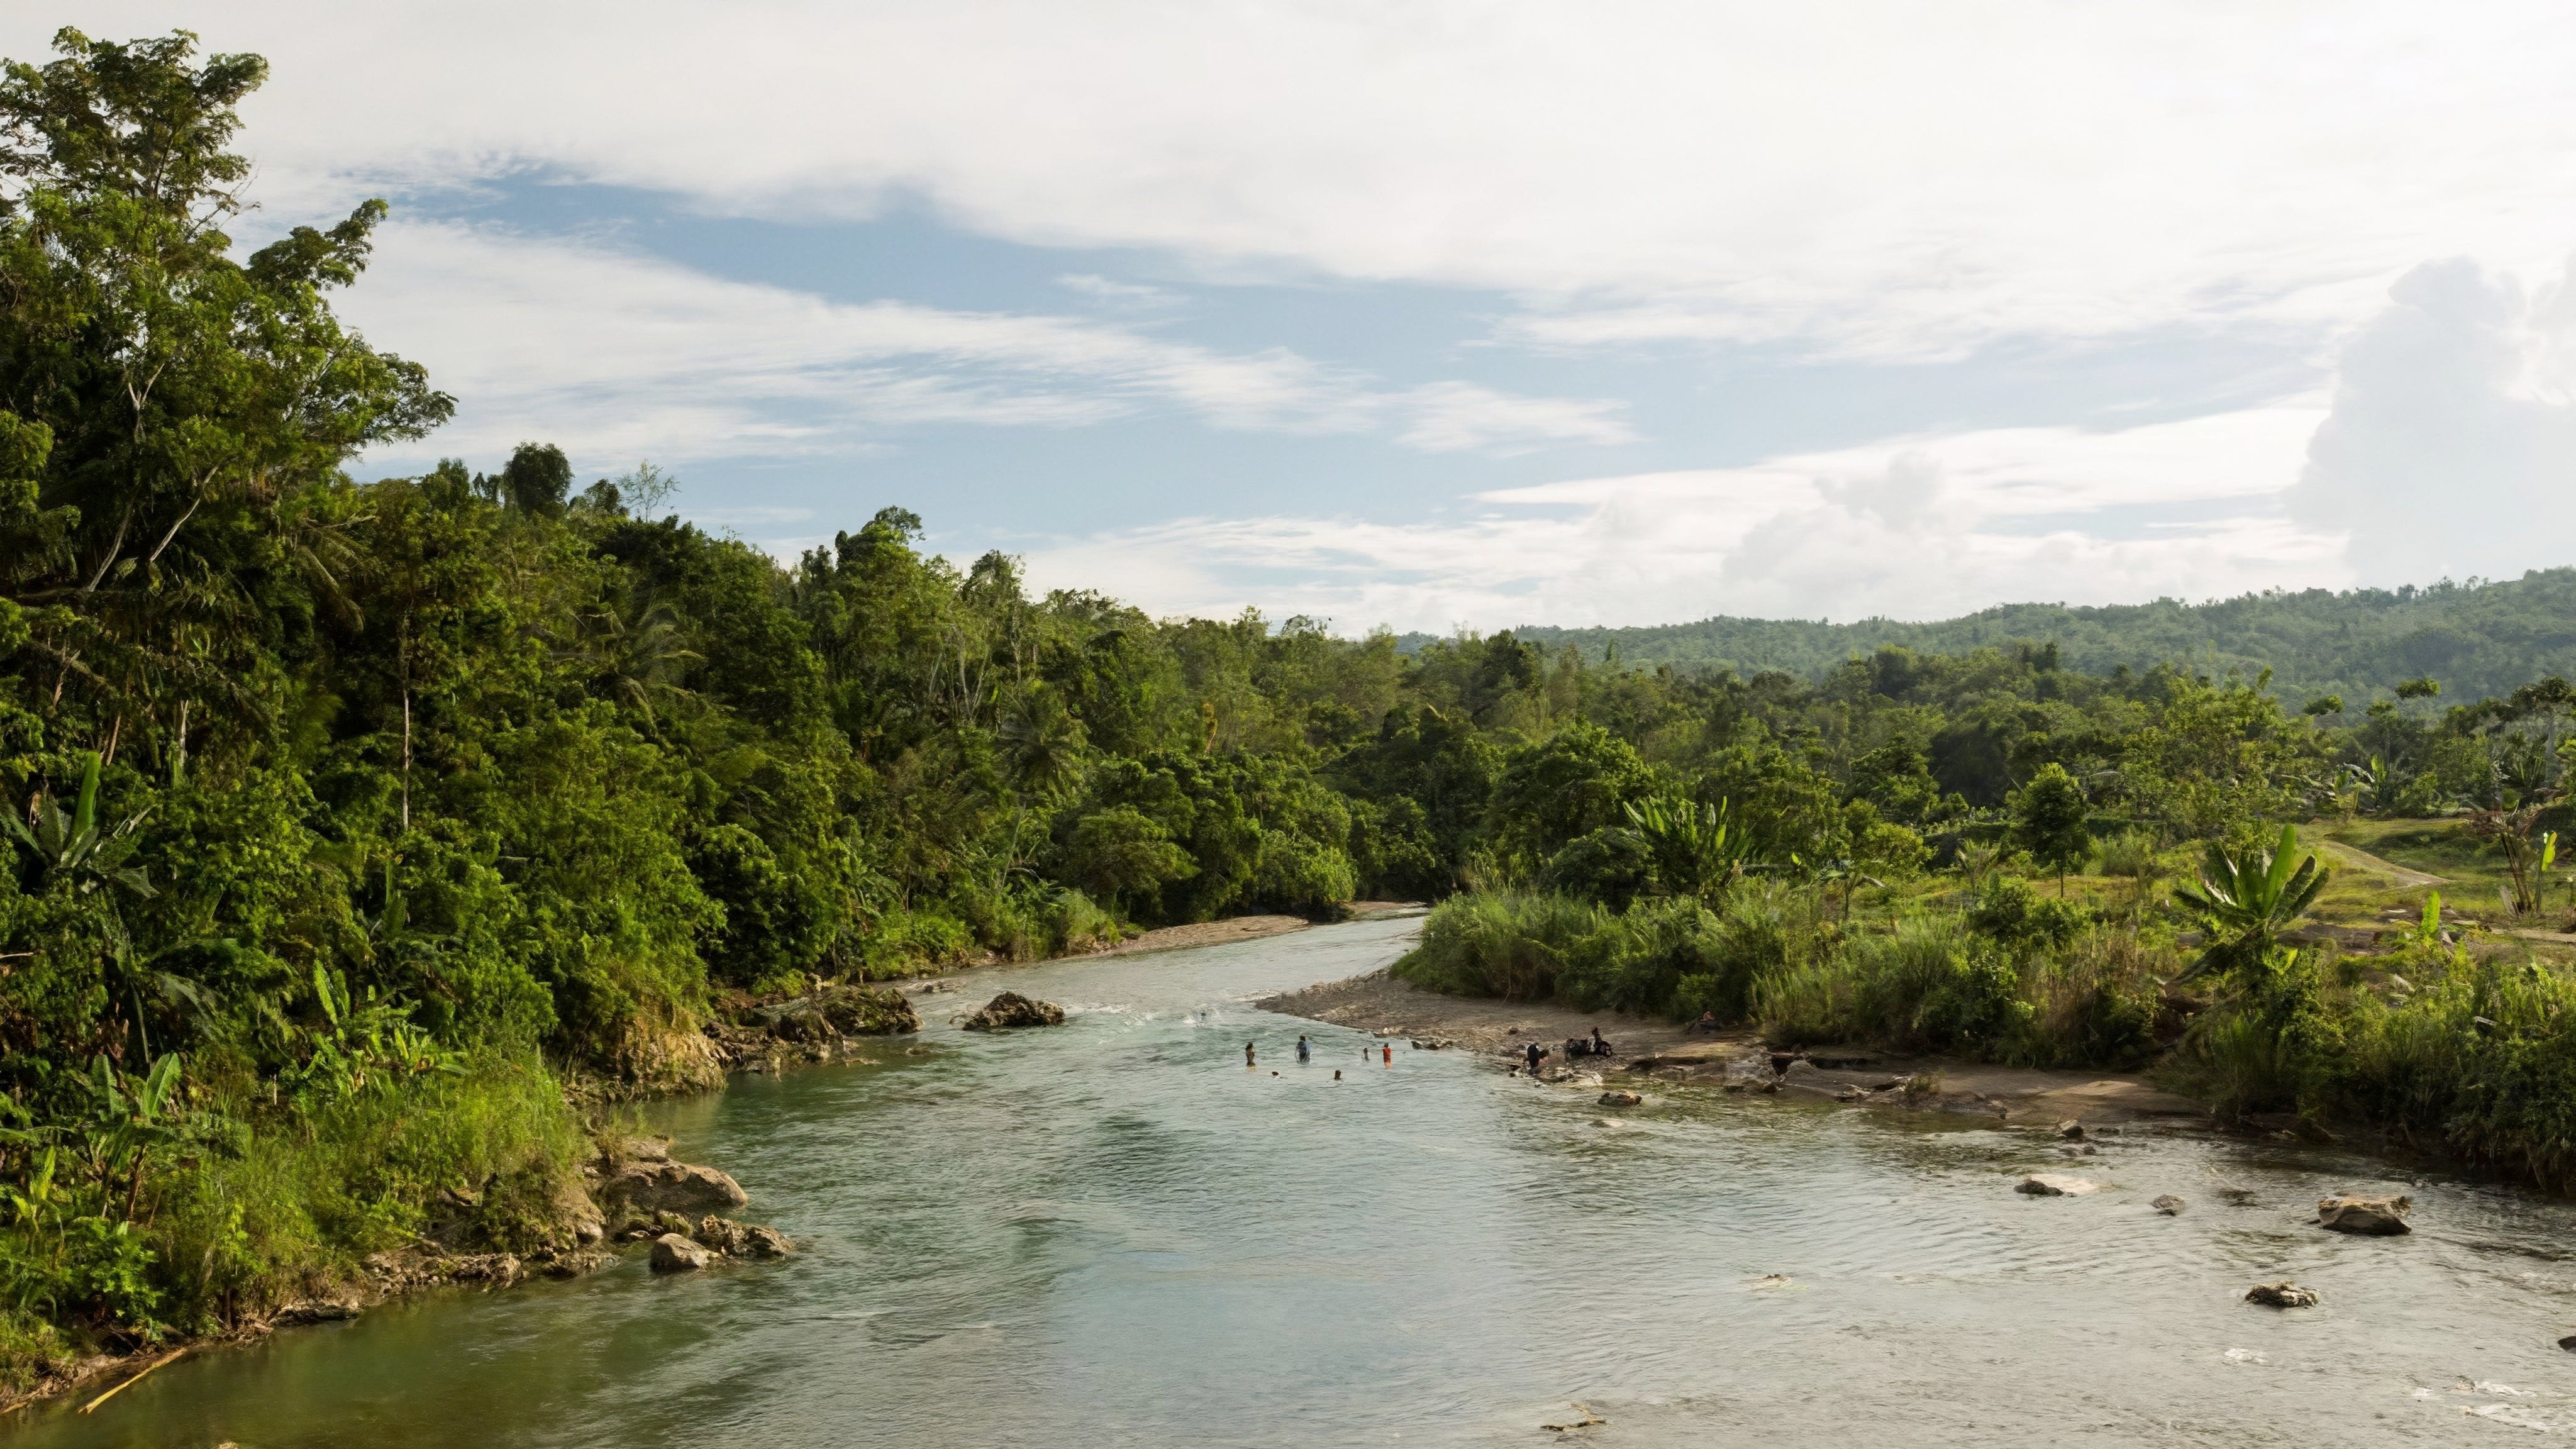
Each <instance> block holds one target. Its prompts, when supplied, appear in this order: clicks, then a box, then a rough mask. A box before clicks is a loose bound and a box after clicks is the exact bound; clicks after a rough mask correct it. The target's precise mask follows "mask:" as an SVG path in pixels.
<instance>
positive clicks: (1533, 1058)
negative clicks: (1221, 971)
mask: <svg viewBox="0 0 2576 1449" xmlns="http://www.w3.org/2000/svg"><path fill="white" fill-rule="evenodd" d="M1246 1050H1247V1051H1248V1050H1250V1048H1246ZM1522 1054H1523V1055H1524V1056H1526V1057H1527V1058H1528V1060H1529V1074H1530V1077H1531V1079H1532V1080H1536V1079H1537V1077H1538V1064H1539V1059H1540V1058H1542V1057H1544V1056H1546V1055H1547V1050H1546V1048H1544V1047H1541V1046H1540V1045H1539V1044H1538V1043H1537V1042H1531V1043H1530V1044H1529V1045H1528V1046H1526V1047H1524V1048H1522Z"/></svg>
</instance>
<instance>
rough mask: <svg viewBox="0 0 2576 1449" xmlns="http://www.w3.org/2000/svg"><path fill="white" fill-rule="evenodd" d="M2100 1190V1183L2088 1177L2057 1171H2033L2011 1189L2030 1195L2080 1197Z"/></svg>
mask: <svg viewBox="0 0 2576 1449" xmlns="http://www.w3.org/2000/svg"><path fill="white" fill-rule="evenodd" d="M2101 1190H2102V1184H2100V1183H2098V1182H2095V1181H2093V1180H2092V1179H2091V1178H2089V1177H2068V1176H2066V1175H2065V1174H2064V1173H2058V1172H2034V1173H2032V1174H2031V1175H2030V1176H2028V1177H2025V1178H2023V1179H2022V1180H2021V1183H2020V1185H2019V1186H2017V1187H2015V1188H2014V1189H2013V1191H2015V1192H2020V1193H2028V1194H2029V1195H2031V1196H2032V1197H2081V1196H2083V1195H2084V1194H2086V1193H2088V1192H2100V1191H2101Z"/></svg>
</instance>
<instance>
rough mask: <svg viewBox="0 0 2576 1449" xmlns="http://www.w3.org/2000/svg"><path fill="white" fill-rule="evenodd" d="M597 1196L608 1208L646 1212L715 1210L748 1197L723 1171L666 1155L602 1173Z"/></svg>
mask: <svg viewBox="0 0 2576 1449" xmlns="http://www.w3.org/2000/svg"><path fill="white" fill-rule="evenodd" d="M597 1196H598V1198H599V1201H600V1202H601V1203H602V1204H603V1205H604V1206H606V1207H607V1208H608V1209H609V1210H610V1211H612V1212H614V1211H620V1210H623V1211H625V1212H628V1213H635V1214H643V1215H648V1216H649V1215H651V1214H654V1213H663V1212H673V1213H682V1214H687V1213H708V1212H718V1211H721V1210H723V1209H725V1208H738V1207H740V1206H742V1205H743V1204H744V1203H746V1202H749V1201H750V1200H751V1199H750V1197H749V1196H747V1195H746V1194H745V1193H744V1192H743V1190H742V1185H741V1184H740V1183H737V1182H735V1181H734V1180H733V1179H732V1178H731V1177H729V1176H727V1175H725V1174H724V1173H721V1172H718V1171H717V1170H716V1169H714V1168H712V1167H694V1166H691V1165H690V1164H688V1163H685V1162H673V1161H672V1160H670V1159H669V1158H667V1157H663V1158H646V1159H643V1160H641V1161H630V1162H626V1163H623V1164H621V1165H619V1166H617V1167H615V1168H613V1169H612V1170H610V1171H608V1172H605V1173H603V1174H602V1177H601V1180H600V1184H599V1190H598V1194H597Z"/></svg>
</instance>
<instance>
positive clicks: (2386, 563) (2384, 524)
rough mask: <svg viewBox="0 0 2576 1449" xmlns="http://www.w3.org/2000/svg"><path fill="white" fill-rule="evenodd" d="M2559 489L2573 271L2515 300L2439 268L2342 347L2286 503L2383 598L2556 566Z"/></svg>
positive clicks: (2570, 451)
mask: <svg viewBox="0 0 2576 1449" xmlns="http://www.w3.org/2000/svg"><path fill="white" fill-rule="evenodd" d="M2572 485H2576V264H2571V266H2570V269H2569V271H2568V274H2567V276H2566V277H2565V278H2564V279H2562V280H2559V281H2557V282H2555V283H2553V284H2550V285H2548V286H2544V287H2542V288H2540V289H2538V290H2537V291H2536V292H2530V293H2526V292H2525V290H2524V289H2523V288H2522V286H2521V285H2519V284H2518V283H2517V282H2516V281H2515V280H2514V279H2512V278H2511V277H2507V276H2498V275H2496V274H2494V273H2492V272H2489V271H2487V270H2485V269H2484V268H2481V267H2479V266H2477V265H2475V264H2473V263H2470V262H2467V261H2450V262H2441V263H2429V264H2427V265H2425V266H2421V267H2418V268H2416V269H2415V270H2414V271H2412V272H2409V273H2407V275H2406V276H2405V277H2404V278H2402V279H2400V280H2399V282H2398V283H2397V285H2396V286H2395V287H2393V288H2391V289H2390V291H2389V300H2388V305H2387V308H2386V310H2384V311H2383V312H2382V313H2381V314H2380V316H2379V317H2378V318H2377V319H2376V320H2374V321H2373V322H2372V323H2371V324H2370V326H2369V327H2368V328H2367V329H2366V330H2364V331H2363V332H2362V333H2361V335H2360V336H2358V337H2356V338H2355V339H2354V340H2353V343H2352V345H2351V347H2350V348H2349V350H2348V351H2347V352H2346V353H2345V355H2344V358H2343V362H2342V366H2341V369H2340V371H2339V373H2338V376H2337V385H2336V389H2335V396H2334V414H2333V416H2332V417H2331V418H2329V419H2328V420H2327V421H2326V423H2325V425H2324V426H2323V427H2321V428H2319V429H2318V430H2317V434H2316V438H2315V441H2314V442H2313V443H2312V444H2311V445H2310V447H2309V449H2308V466H2307V470H2306V473H2305V474H2304V476H2303V477H2302V478H2301V479H2300V481H2299V486H2298V487H2297V488H2296V489H2294V490H2292V492H2291V494H2290V498H2289V503H2290V510H2291V514H2292V516H2293V517H2295V518H2296V519H2298V520H2299V521H2300V522H2301V523H2303V524H2306V525H2307V526H2309V527H2311V528H2314V529H2318V530H2324V531H2331V532H2338V533H2349V535H2350V555H2351V559H2352V562H2353V565H2354V568H2355V570H2356V571H2357V572H2358V573H2359V575H2360V576H2361V577H2362V578H2363V579H2364V580H2365V581H2367V582H2370V583H2374V584H2381V585H2393V584H2397V583H2401V582H2409V581H2421V580H2425V579H2431V578H2435V577H2439V576H2444V575H2447V576H2451V577H2455V578H2456V577H2464V576H2467V575H2470V574H2486V575H2489V576H2494V575H2498V574H2507V575H2509V574H2515V573H2519V572H2521V571H2522V570H2524V569H2527V568H2548V567H2556V566H2561V565H2564V564H2566V563H2567V562H2568V561H2569V556H2568V542H2567V541H2568V539H2569V538H2570V537H2571V535H2576V486H2572Z"/></svg>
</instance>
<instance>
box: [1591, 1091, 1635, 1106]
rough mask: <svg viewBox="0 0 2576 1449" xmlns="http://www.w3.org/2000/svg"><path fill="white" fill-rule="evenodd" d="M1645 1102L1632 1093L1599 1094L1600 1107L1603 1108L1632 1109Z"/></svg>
mask: <svg viewBox="0 0 2576 1449" xmlns="http://www.w3.org/2000/svg"><path fill="white" fill-rule="evenodd" d="M1645 1100H1646V1099H1645V1098H1643V1097H1640V1096H1638V1095H1637V1094H1636V1093H1634V1092H1604V1093H1602V1094H1601V1105H1602V1106H1604V1107H1634V1106H1636V1105H1638V1104H1639V1103H1641V1102H1643V1101H1645Z"/></svg>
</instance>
